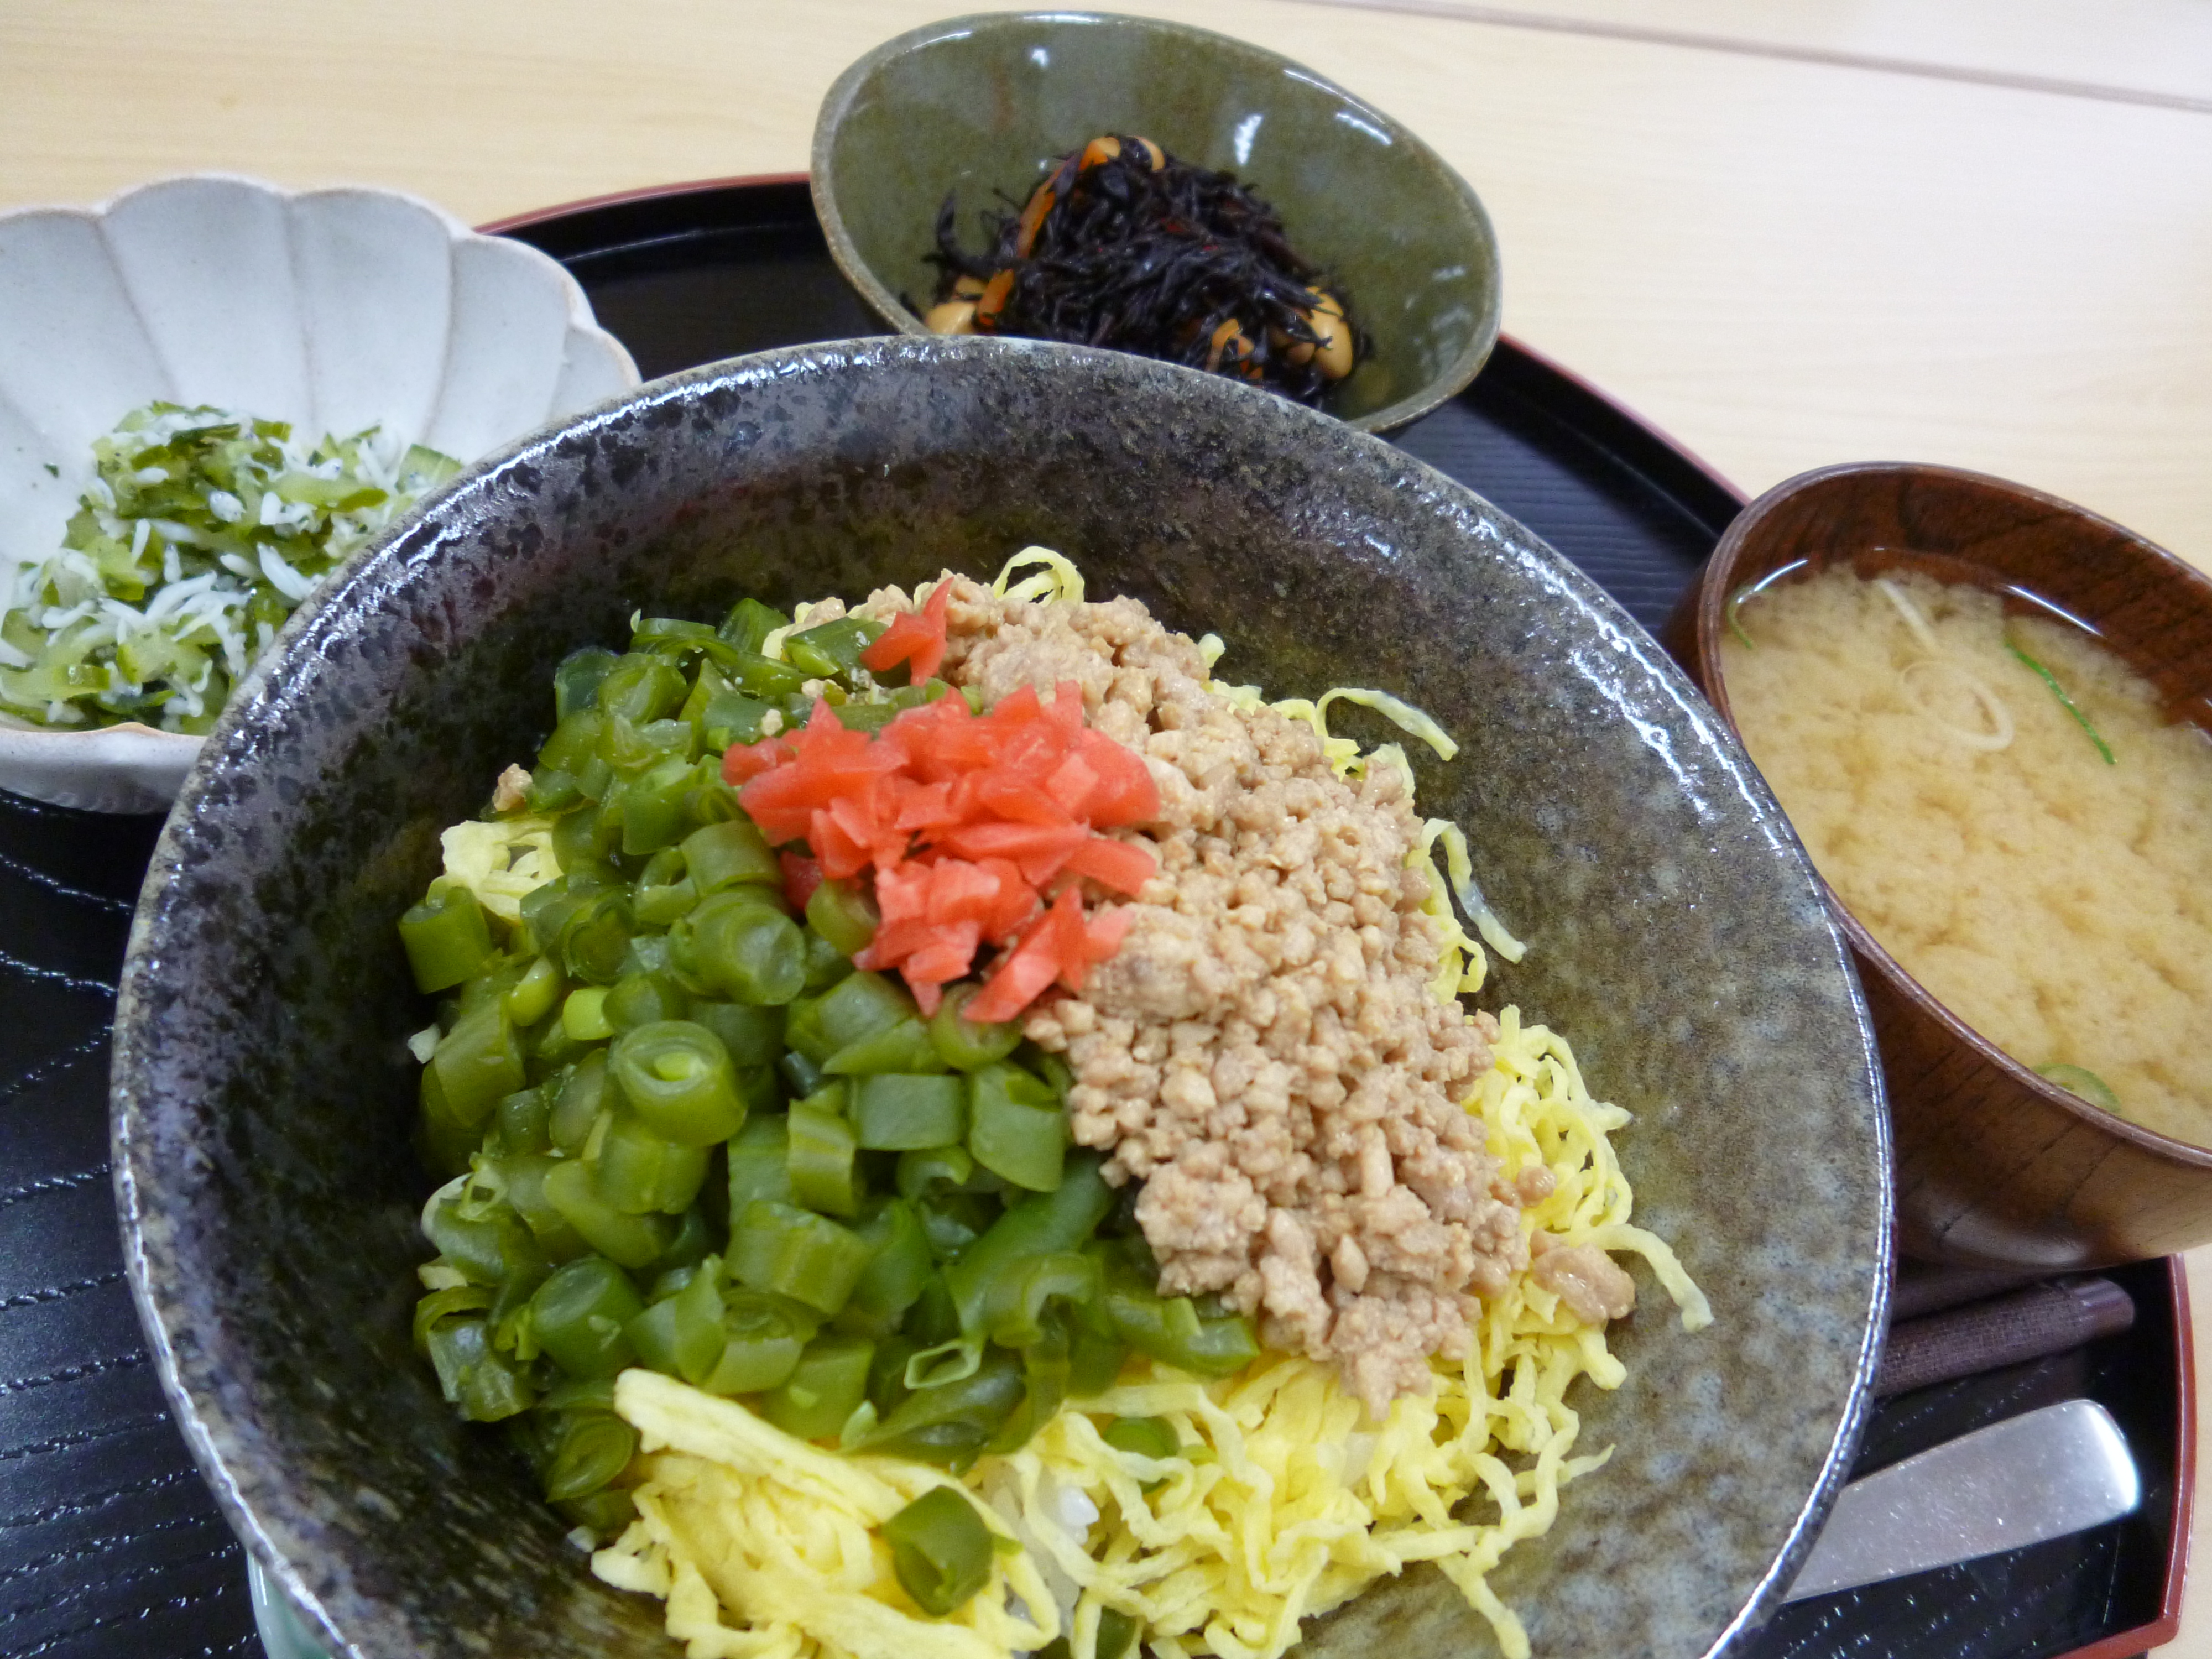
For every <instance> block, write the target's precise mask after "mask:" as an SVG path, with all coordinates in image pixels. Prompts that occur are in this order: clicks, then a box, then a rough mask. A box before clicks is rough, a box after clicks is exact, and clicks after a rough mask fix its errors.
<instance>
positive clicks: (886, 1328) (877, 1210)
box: [838, 1198, 935, 1335]
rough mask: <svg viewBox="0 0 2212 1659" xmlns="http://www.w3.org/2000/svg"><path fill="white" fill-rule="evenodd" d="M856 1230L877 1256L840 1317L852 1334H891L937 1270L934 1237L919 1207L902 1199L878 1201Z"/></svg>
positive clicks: (865, 1270) (857, 1281)
mask: <svg viewBox="0 0 2212 1659" xmlns="http://www.w3.org/2000/svg"><path fill="white" fill-rule="evenodd" d="M854 1231H856V1232H857V1233H859V1234H860V1238H861V1239H862V1241H863V1242H864V1243H866V1244H867V1246H868V1248H869V1249H870V1250H871V1251H872V1252H873V1254H872V1255H871V1256H870V1257H869V1259H868V1265H867V1266H866V1267H864V1268H862V1269H861V1270H860V1278H858V1279H855V1280H854V1282H853V1294H852V1296H851V1297H850V1298H848V1300H847V1302H846V1304H845V1307H844V1310H843V1311H842V1313H840V1314H839V1316H838V1318H839V1321H840V1322H842V1323H843V1324H844V1325H846V1326H847V1327H848V1328H851V1329H856V1330H861V1331H865V1332H866V1333H868V1334H872V1335H884V1334H889V1333H890V1331H891V1330H892V1329H893V1328H895V1327H896V1325H897V1323H898V1321H899V1316H901V1315H902V1314H903V1313H905V1312H906V1310H908V1308H910V1307H912V1306H913V1305H914V1304H915V1298H917V1297H920V1296H921V1291H922V1286H923V1285H927V1284H928V1283H929V1280H930V1276H931V1274H932V1273H933V1272H934V1270H935V1263H934V1262H933V1260H932V1259H931V1256H930V1253H929V1236H928V1235H927V1233H925V1232H924V1231H922V1227H921V1216H920V1215H919V1214H917V1213H916V1212H915V1207H914V1206H913V1205H912V1204H910V1203H908V1201H907V1200H904V1199H902V1198H895V1199H890V1200H885V1201H879V1202H878V1203H877V1204H876V1205H875V1206H874V1207H873V1208H872V1210H871V1211H870V1212H868V1213H867V1215H866V1218H864V1219H863V1220H862V1221H861V1223H860V1225H859V1226H858V1227H857V1228H855V1229H854Z"/></svg>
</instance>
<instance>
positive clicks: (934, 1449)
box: [861, 1348, 1024, 1474]
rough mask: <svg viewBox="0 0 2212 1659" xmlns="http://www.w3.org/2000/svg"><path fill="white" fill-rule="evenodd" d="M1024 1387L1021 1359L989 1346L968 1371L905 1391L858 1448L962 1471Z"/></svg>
mask: <svg viewBox="0 0 2212 1659" xmlns="http://www.w3.org/2000/svg"><path fill="white" fill-rule="evenodd" d="M1023 1390H1024V1381H1023V1377H1022V1368H1021V1362H1020V1361H1019V1360H1018V1359H1017V1358H1015V1357H1014V1356H1013V1355H1012V1354H1010V1353H1008V1352H1006V1350H1005V1349H1004V1348H992V1349H989V1350H987V1352H985V1353H984V1355H983V1358H982V1363H981V1364H980V1365H979V1366H978V1367H977V1368H976V1370H975V1372H974V1373H973V1374H972V1375H970V1376H966V1377H963V1379H962V1380H960V1381H959V1382H957V1383H944V1384H941V1385H939V1386H937V1387H934V1388H927V1389H915V1391H914V1392H913V1393H912V1394H910V1395H908V1396H907V1397H906V1399H904V1400H903V1401H901V1402H900V1403H899V1405H898V1407H896V1409H895V1410H893V1411H892V1412H891V1413H890V1414H889V1415H887V1416H885V1417H884V1419H883V1420H882V1421H881V1422H879V1423H878V1425H876V1428H875V1430H874V1431H873V1432H872V1433H871V1434H869V1435H868V1436H867V1437H866V1438H865V1439H864V1440H863V1441H862V1442H861V1446H862V1449H865V1450H867V1451H871V1452H885V1453H889V1454H890V1455H893V1456H898V1457H911V1458H914V1459H915V1460H917V1461H918V1462H924V1463H935V1464H937V1465H939V1467H941V1468H948V1469H951V1471H952V1472H953V1473H954V1474H960V1473H963V1472H964V1471H965V1470H966V1469H967V1468H969V1465H970V1464H972V1463H974V1462H975V1460H976V1458H977V1457H979V1456H981V1455H982V1451H983V1448H984V1447H985V1446H986V1445H987V1444H988V1443H990V1441H991V1438H992V1437H993V1436H994V1435H996V1434H997V1433H998V1431H999V1430H1000V1428H1001V1427H1002V1426H1003V1425H1005V1423H1006V1419H1008V1418H1009V1417H1011V1416H1012V1414H1013V1413H1014V1410H1015V1408H1016V1407H1018V1405H1020V1403H1021V1399H1022V1394H1023Z"/></svg>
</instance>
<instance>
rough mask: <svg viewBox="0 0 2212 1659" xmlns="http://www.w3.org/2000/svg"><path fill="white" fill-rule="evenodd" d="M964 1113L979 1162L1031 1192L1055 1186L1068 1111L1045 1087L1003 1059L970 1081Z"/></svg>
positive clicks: (1063, 1150) (970, 1144)
mask: <svg viewBox="0 0 2212 1659" xmlns="http://www.w3.org/2000/svg"><path fill="white" fill-rule="evenodd" d="M968 1112H969V1116H968V1150H969V1152H972V1153H974V1154H975V1161H976V1162H977V1163H978V1164H981V1165H982V1166H983V1167H984V1168H985V1169H987V1170H992V1171H993V1172H994V1173H995V1174H998V1175H1000V1176H1004V1177H1005V1178H1006V1180H1008V1181H1010V1182H1013V1184H1014V1185H1015V1186H1017V1187H1025V1188H1028V1189H1029V1190H1030V1191H1031V1192H1036V1193H1048V1192H1050V1191H1051V1190H1052V1189H1053V1188H1055V1187H1057V1186H1059V1185H1060V1170H1061V1167H1062V1164H1063V1161H1064V1159H1065V1158H1066V1152H1067V1140H1068V1135H1067V1113H1066V1110H1065V1109H1063V1108H1062V1106H1061V1105H1060V1097H1059V1096H1058V1094H1057V1092H1056V1091H1054V1090H1053V1089H1052V1088H1051V1087H1050V1086H1049V1085H1047V1084H1044V1083H1042V1082H1040V1081H1039V1080H1038V1079H1036V1078H1034V1077H1031V1076H1030V1074H1029V1073H1027V1072H1024V1071H1023V1070H1022V1069H1021V1067H1019V1066H1014V1065H1011V1064H1008V1063H1006V1061H1003V1060H1002V1061H1000V1062H999V1063H997V1064H995V1065H991V1066H985V1067H983V1069H982V1070H981V1071H979V1072H976V1073H974V1074H973V1075H972V1076H971V1077H970V1078H969V1097H968Z"/></svg>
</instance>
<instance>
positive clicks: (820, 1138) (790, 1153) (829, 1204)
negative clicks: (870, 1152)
mask: <svg viewBox="0 0 2212 1659" xmlns="http://www.w3.org/2000/svg"><path fill="white" fill-rule="evenodd" d="M844 1095H845V1088H844V1085H842V1084H840V1083H834V1082H833V1083H830V1084H828V1085H824V1086H823V1088H822V1089H821V1090H820V1091H817V1092H816V1093H815V1094H812V1095H810V1096H808V1097H806V1098H805V1100H795V1101H793V1102H792V1103H791V1112H790V1115H789V1116H788V1118H787V1120H786V1121H787V1127H788V1133H789V1139H788V1141H787V1146H786V1153H785V1155H786V1157H787V1158H788V1159H789V1160H790V1164H791V1186H792V1190H793V1192H795V1193H797V1194H799V1202H800V1203H802V1204H804V1205H805V1206H807V1207H808V1208H809V1209H811V1210H818V1211H820V1212H822V1213H823V1214H824V1215H835V1216H853V1215H857V1214H859V1213H860V1194H861V1184H862V1183H861V1179H860V1164H859V1157H858V1154H859V1150H860V1149H859V1146H858V1143H857V1142H856V1141H855V1140H854V1136H853V1126H852V1125H851V1124H850V1123H849V1122H848V1121H846V1119H845V1116H844V1113H843V1110H842V1108H843V1104H844Z"/></svg>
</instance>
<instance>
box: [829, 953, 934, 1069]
mask: <svg viewBox="0 0 2212 1659" xmlns="http://www.w3.org/2000/svg"><path fill="white" fill-rule="evenodd" d="M856 977H857V975H856ZM822 1069H823V1071H825V1072H827V1073H829V1075H830V1076H832V1077H863V1076H866V1075H868V1074H869V1073H880V1072H907V1073H941V1072H943V1071H944V1070H945V1060H944V1058H943V1056H941V1055H940V1054H939V1053H938V1052H937V1048H936V1045H935V1044H933V1042H930V1040H929V1028H928V1027H927V1025H925V1024H922V1022H921V1021H920V1020H919V1019H902V1020H901V1021H900V1022H899V1023H898V1024H896V1025H894V1026H892V1027H890V1029H889V1030H882V1031H878V1032H877V1033H875V1035H874V1036H864V1037H862V1038H860V1040H859V1041H858V1042H848V1043H847V1044H846V1045H845V1046H844V1047H843V1048H840V1049H839V1050H838V1051H837V1052H836V1054H832V1055H830V1056H829V1059H828V1060H826V1061H824V1062H823V1067H822Z"/></svg>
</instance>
